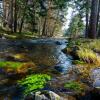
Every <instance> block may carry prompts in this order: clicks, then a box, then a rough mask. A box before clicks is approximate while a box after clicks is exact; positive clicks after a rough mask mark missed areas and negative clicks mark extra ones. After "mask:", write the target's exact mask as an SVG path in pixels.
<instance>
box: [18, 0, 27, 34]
mask: <svg viewBox="0 0 100 100" xmlns="http://www.w3.org/2000/svg"><path fill="white" fill-rule="evenodd" d="M27 3H28V0H26V3H25V8H24V11H23V16H22V19H21V24H20V28H19V33H21V32H22V28H23V24H24V20H25V13H26V9H27V7H26V5H27Z"/></svg>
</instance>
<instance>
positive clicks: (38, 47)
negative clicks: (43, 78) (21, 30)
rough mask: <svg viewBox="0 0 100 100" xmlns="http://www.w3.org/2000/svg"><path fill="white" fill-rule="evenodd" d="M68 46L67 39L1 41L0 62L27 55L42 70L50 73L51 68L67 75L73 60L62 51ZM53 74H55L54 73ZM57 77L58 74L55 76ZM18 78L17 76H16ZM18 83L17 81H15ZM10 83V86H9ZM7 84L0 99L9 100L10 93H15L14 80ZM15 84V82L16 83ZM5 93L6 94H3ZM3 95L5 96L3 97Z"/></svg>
mask: <svg viewBox="0 0 100 100" xmlns="http://www.w3.org/2000/svg"><path fill="white" fill-rule="evenodd" d="M66 45H67V40H66V39H34V40H6V39H0V61H7V60H9V61H11V60H12V59H10V58H7V57H8V56H9V55H16V54H22V53H23V54H25V55H27V58H28V59H30V60H31V61H32V62H33V63H34V64H35V65H36V66H39V67H40V68H41V70H40V71H39V72H40V73H41V71H45V70H46V71H48V69H50V68H51V67H52V68H53V69H52V70H56V71H57V72H59V73H61V76H62V75H64V74H66V72H67V70H68V69H69V67H70V66H71V62H72V58H71V57H70V56H69V55H65V54H64V53H63V52H62V51H61V50H62V49H64V48H65V47H66ZM52 74H53V73H52ZM55 76H56V74H55ZM16 77H17V76H16ZM14 81H16V79H15V80H14ZM9 83H10V84H9ZM9 83H7V84H6V85H8V86H5V85H4V86H2V85H1V86H0V88H1V89H0V90H1V91H0V94H1V95H0V97H2V98H8V97H9V93H10V92H11V94H12V92H13V91H14V89H15V88H14V84H13V79H12V81H11V82H9ZM14 83H15V82H14ZM2 90H3V91H5V92H6V93H4V94H3V92H2ZM2 95H3V96H2Z"/></svg>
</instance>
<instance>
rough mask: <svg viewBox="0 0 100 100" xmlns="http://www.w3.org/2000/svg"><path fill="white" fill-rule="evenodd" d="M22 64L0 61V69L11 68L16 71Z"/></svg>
mask: <svg viewBox="0 0 100 100" xmlns="http://www.w3.org/2000/svg"><path fill="white" fill-rule="evenodd" d="M22 64H23V63H20V62H12V61H0V68H6V67H9V68H12V69H17V68H18V67H21V65H22Z"/></svg>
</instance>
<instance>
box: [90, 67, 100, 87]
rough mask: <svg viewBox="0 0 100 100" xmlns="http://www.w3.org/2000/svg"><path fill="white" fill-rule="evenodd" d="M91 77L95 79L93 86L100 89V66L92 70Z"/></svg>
mask: <svg viewBox="0 0 100 100" xmlns="http://www.w3.org/2000/svg"><path fill="white" fill-rule="evenodd" d="M91 79H92V80H93V87H95V88H99V89H100V68H95V69H93V70H92V73H91Z"/></svg>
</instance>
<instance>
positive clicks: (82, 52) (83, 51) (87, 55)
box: [68, 39, 100, 65]
mask: <svg viewBox="0 0 100 100" xmlns="http://www.w3.org/2000/svg"><path fill="white" fill-rule="evenodd" d="M74 47H77V48H78V49H77V50H76V55H77V56H78V57H79V60H80V61H84V62H85V63H93V64H97V65H100V56H98V55H97V54H96V51H100V39H94V40H92V39H77V40H73V41H70V42H69V45H68V48H69V50H70V52H71V50H72V48H74ZM68 52H69V51H68Z"/></svg>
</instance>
